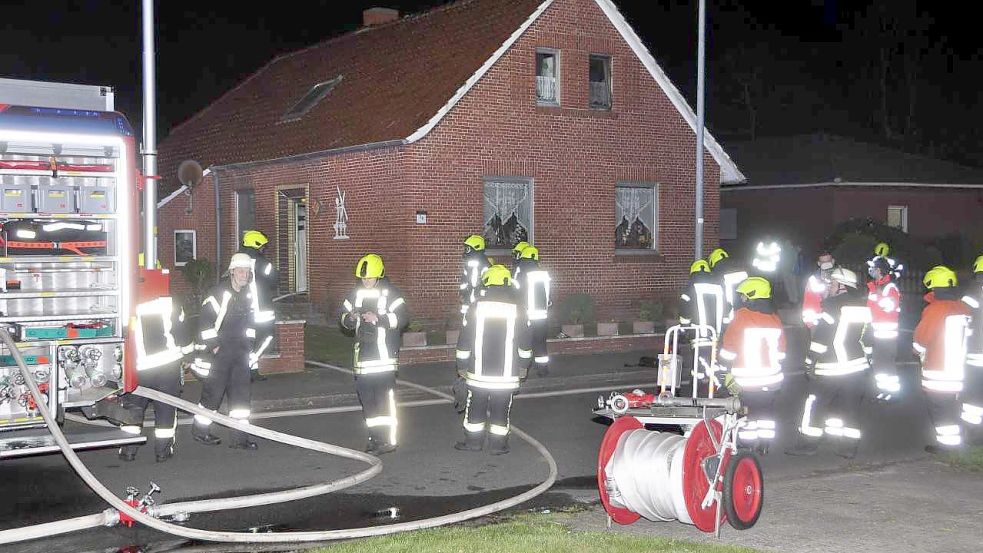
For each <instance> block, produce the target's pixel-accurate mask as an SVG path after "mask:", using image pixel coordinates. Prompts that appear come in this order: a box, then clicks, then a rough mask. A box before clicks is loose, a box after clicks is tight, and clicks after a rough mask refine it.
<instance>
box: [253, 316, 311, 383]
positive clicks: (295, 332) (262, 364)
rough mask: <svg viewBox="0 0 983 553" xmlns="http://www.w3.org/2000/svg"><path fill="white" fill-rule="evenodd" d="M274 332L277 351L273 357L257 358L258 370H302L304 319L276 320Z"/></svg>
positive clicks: (277, 371)
mask: <svg viewBox="0 0 983 553" xmlns="http://www.w3.org/2000/svg"><path fill="white" fill-rule="evenodd" d="M275 332H276V340H277V344H279V346H280V347H279V351H278V353H277V354H276V356H275V357H273V356H270V357H263V358H261V359H260V360H259V370H260V372H262V373H280V372H297V371H302V370H304V321H277V323H276V331H275Z"/></svg>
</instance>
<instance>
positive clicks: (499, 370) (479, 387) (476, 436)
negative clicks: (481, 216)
mask: <svg viewBox="0 0 983 553" xmlns="http://www.w3.org/2000/svg"><path fill="white" fill-rule="evenodd" d="M481 280H482V284H483V285H484V287H483V288H482V289H481V290H480V291H479V293H478V298H477V301H476V302H475V304H474V308H473V309H471V310H470V311H469V312H468V324H467V325H465V327H464V328H463V329H462V330H461V335H460V337H459V339H458V342H457V369H458V372H459V373H460V372H463V373H464V374H465V378H466V379H467V384H468V398H467V408H466V409H465V411H464V440H463V441H460V442H457V443H456V444H454V448H455V449H459V450H462V451H480V450H481V449H482V448H483V446H484V441H485V432H486V429H487V432H488V434H489V438H488V447H489V450H490V453H491V454H492V455H502V454H505V453H508V452H509V442H508V440H509V411H510V410H511V408H512V394H514V393H515V391H516V390H518V389H519V382H520V381H521V380H523V379H525V377H526V374H527V372H528V370H529V365H530V361H532V350H531V349H530V348H531V345H530V334H531V333H530V327H529V326H528V325H527V324H526V320H525V319H526V315H525V312H524V311H523V309H522V308H521V307H520V305H519V301H518V300H517V298H516V291H515V290H514V289H513V288H512V286H511V282H510V281H511V275H510V274H509V270H508V269H507V268H505V267H504V266H503V265H495V266H493V267H491V268H489V269H488V270H487V271H485V273H484V275H482V279H481Z"/></svg>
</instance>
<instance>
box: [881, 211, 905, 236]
mask: <svg viewBox="0 0 983 553" xmlns="http://www.w3.org/2000/svg"><path fill="white" fill-rule="evenodd" d="M894 210H897V211H898V212H899V213H900V214H901V226H900V227H894V228H896V229H900V230H901V232H904V233H907V232H908V206H906V205H889V206H887V219H886V221H885V222H886V223H887V224H888V226H891V224H890V221H891V211H894Z"/></svg>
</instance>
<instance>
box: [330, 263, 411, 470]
mask: <svg viewBox="0 0 983 553" xmlns="http://www.w3.org/2000/svg"><path fill="white" fill-rule="evenodd" d="M385 275H386V267H385V265H384V264H383V262H382V258H381V257H379V256H378V255H376V254H374V253H370V254H367V255H365V256H362V258H361V259H359V260H358V263H357V264H356V265H355V277H356V278H358V282H357V284H356V285H355V288H354V289H353V290H352V291H351V292H350V293H349V294H348V297H346V298H345V301H344V303H343V306H342V312H341V326H343V327H344V328H346V329H348V330H350V331H353V332H354V333H355V351H354V359H353V363H354V365H353V366H354V367H355V391H356V392H357V393H358V401H359V402H360V403H361V404H362V413H363V414H364V415H365V426H366V427H367V428H368V433H369V441H368V445H367V446H366V447H365V452H366V453H371V454H374V455H382V454H383V453H389V452H390V451H393V450H395V449H396V446H397V445H398V441H397V433H396V430H397V426H398V425H399V420H398V417H397V415H396V367H397V357H398V355H399V346H400V341H401V339H400V332H401V331H402V329H403V327H405V326H406V323H407V322H408V320H409V316H408V314H407V311H406V302H405V300H404V299H403V294H402V293H401V292H400V291H399V289H398V288H396V287H395V286H393V285H392V284H391V283H390V282H389V279H388V278H386V276H385Z"/></svg>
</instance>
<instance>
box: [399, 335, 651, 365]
mask: <svg viewBox="0 0 983 553" xmlns="http://www.w3.org/2000/svg"><path fill="white" fill-rule="evenodd" d="M663 337H664V334H662V333H656V334H626V335H622V336H597V337H593V336H592V337H587V338H563V339H559V338H556V339H551V340H547V347H548V349H549V353H550V355H565V354H574V353H603V352H608V351H639V350H646V351H652V352H653V353H654V352H661V351H662V341H663ZM454 351H455V347H454V346H445V345H440V346H425V347H413V348H402V349H400V351H399V363H400V364H401V365H414V364H420V363H442V362H450V361H453V360H454Z"/></svg>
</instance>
